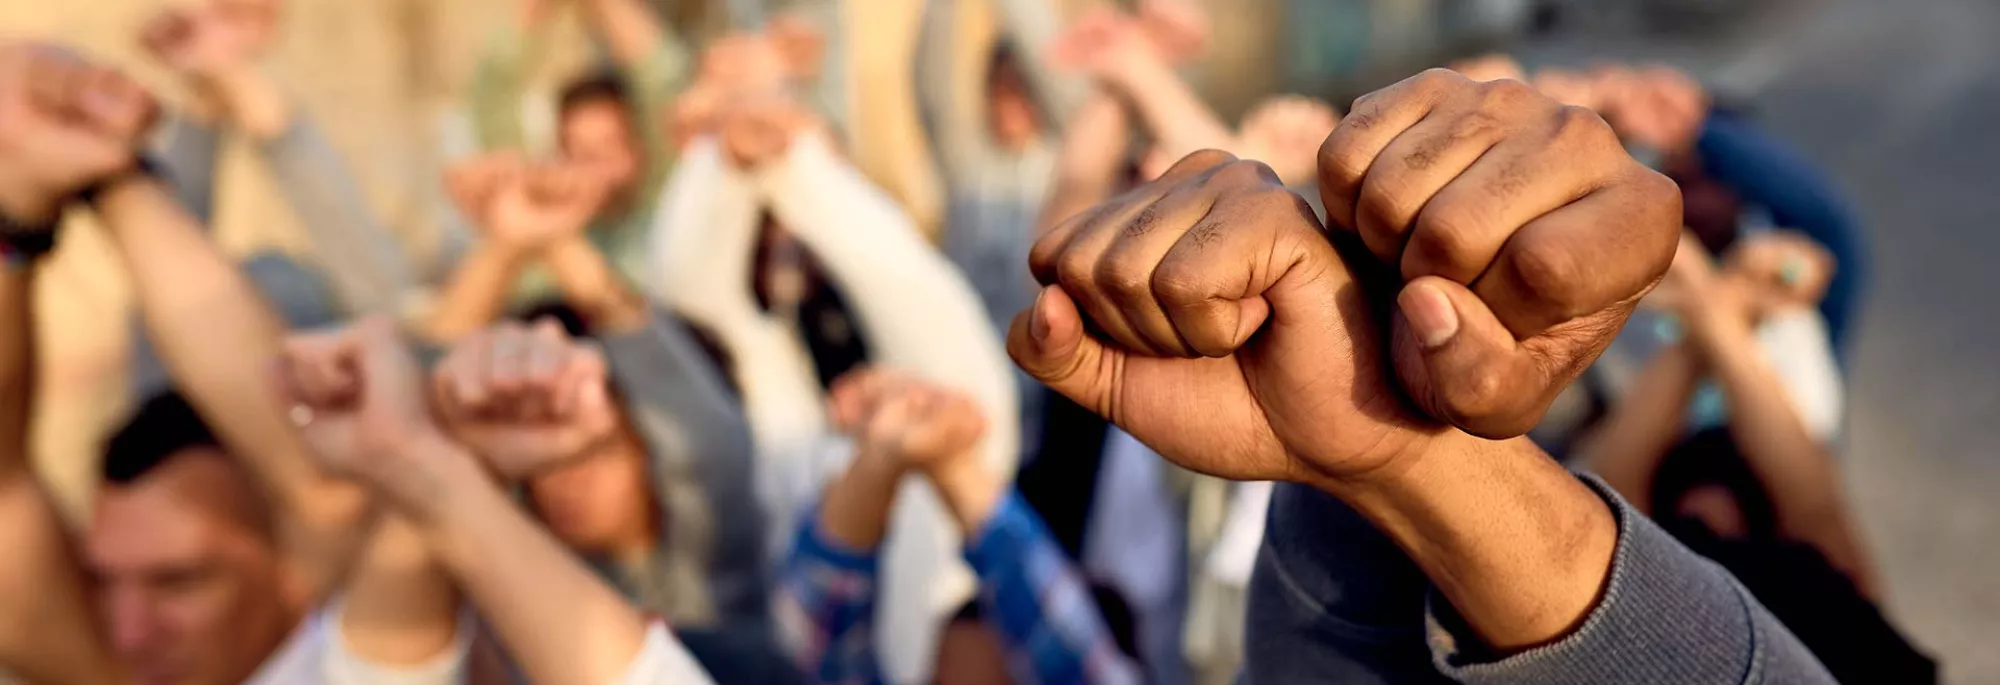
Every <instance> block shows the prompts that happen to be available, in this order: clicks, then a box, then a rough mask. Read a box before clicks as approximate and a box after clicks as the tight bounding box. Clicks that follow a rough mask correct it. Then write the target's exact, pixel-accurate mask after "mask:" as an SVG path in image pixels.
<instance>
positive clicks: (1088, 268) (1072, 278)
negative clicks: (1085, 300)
mask: <svg viewBox="0 0 2000 685" xmlns="http://www.w3.org/2000/svg"><path fill="white" fill-rule="evenodd" d="M1095 277H1096V265H1095V264H1092V263H1091V262H1090V260H1089V259H1088V258H1087V257H1085V256H1084V255H1081V254H1076V253H1068V254H1064V255H1063V256H1062V257H1060V258H1058V259H1057V260H1056V280H1057V281H1058V282H1060V283H1061V284H1062V286H1063V288H1064V289H1065V290H1069V291H1070V292H1071V293H1072V294H1083V293H1085V292H1089V291H1092V290H1093V288H1094V287H1095Z"/></svg>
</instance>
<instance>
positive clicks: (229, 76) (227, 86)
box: [195, 62, 292, 140]
mask: <svg viewBox="0 0 2000 685" xmlns="http://www.w3.org/2000/svg"><path fill="white" fill-rule="evenodd" d="M195 88H196V89H197V90H198V91H200V92H202V93H203V94H205V95H206V96H207V97H208V99H209V100H210V101H211V102H213V103H215V105H216V107H217V109H219V110H221V113H222V114H223V115H224V116H227V117H228V118H229V121H230V122H231V123H233V124H235V125H236V127H237V128H238V129H241V130H242V131H243V132H244V133H246V134H249V136H250V137H251V138H254V139H257V140H268V139H270V138H274V137H277V136H278V134H280V133H283V132H284V131H285V129H286V127H288V126H290V125H291V121H292V103H291V100H290V98H287V97H286V96H285V93H284V91H283V90H281V89H280V88H278V84H276V83H274V82H273V81H272V80H271V77H270V76H267V75H265V74H264V73H263V72H262V71H261V70H259V69H258V67H257V66H256V65H254V64H250V63H247V62H244V63H236V64H231V65H228V66H225V67H223V68H220V69H217V70H216V71H214V72H213V73H209V74H205V75H203V76H202V77H200V78H197V79H196V80H195Z"/></svg>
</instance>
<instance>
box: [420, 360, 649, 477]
mask: <svg viewBox="0 0 2000 685" xmlns="http://www.w3.org/2000/svg"><path fill="white" fill-rule="evenodd" d="M606 376H607V371H606V366H605V362H604V354H603V353H602V352H600V351H598V350H597V348H595V347H593V346H591V345H588V344H585V343H581V342H577V341H574V340H571V339H570V338H569V336H568V335H565V334H564V333H563V330H562V327H561V326H559V325H557V324H556V323H555V322H554V321H542V322H539V323H536V324H535V325H534V326H533V327H532V328H530V327H528V326H525V325H522V324H518V323H511V322H509V323H501V324H497V325H495V326H493V327H492V328H489V329H487V330H484V331H480V332H478V333H474V334H472V335H469V336H466V337H465V338H463V339H461V340H460V341H459V342H458V343H457V344H456V345H454V346H453V347H452V349H451V352H450V353H449V354H448V355H447V356H446V357H445V359H444V361H443V362H440V363H439V364H438V367H437V369H436V370H435V371H434V372H433V373H432V377H431V396H432V398H433V400H432V406H434V407H436V409H437V414H438V418H439V420H440V421H441V422H443V423H444V425H445V427H446V428H447V429H448V430H449V431H450V432H451V434H452V435H453V436H454V437H456V438H458V440H459V442H462V443H464V444H465V445H466V446H467V447H470V448H472V450H473V451H475V452H478V453H479V454H480V455H481V456H483V457H485V458H486V460H487V462H488V463H490V464H492V466H493V469H494V470H495V471H497V472H499V474H500V475H501V476H502V477H504V478H508V479H510V480H518V479H521V478H525V477H527V476H530V475H533V474H535V473H537V472H541V471H545V470H547V469H549V468H551V467H554V466H558V465H561V464H562V463H564V462H565V461H568V460H570V459H572V458H575V457H579V456H582V455H584V454H587V453H589V452H590V450H591V449H593V448H595V447H597V446H600V445H603V444H605V443H606V442H607V441H609V440H612V439H614V438H615V437H617V432H618V427H619V415H618V409H617V407H616V406H614V405H613V403H612V401H611V393H610V389H609V385H608V381H607V380H606Z"/></svg>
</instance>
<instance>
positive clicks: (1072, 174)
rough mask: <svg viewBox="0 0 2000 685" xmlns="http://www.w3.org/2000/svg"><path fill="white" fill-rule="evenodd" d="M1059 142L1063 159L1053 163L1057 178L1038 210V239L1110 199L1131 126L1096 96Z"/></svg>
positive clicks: (1103, 96)
mask: <svg viewBox="0 0 2000 685" xmlns="http://www.w3.org/2000/svg"><path fill="white" fill-rule="evenodd" d="M1069 131H1070V132H1069V135H1067V136H1065V137H1064V138H1063V146H1062V153H1061V156H1060V157H1059V158H1058V159H1057V161H1056V178H1055V180H1054V182H1052V183H1051V184H1050V186H1049V199H1048V200H1047V203H1046V204H1044V205H1043V206H1042V217H1041V220H1040V222H1039V223H1038V225H1037V227H1036V235H1040V234H1042V233H1047V232H1048V231H1049V229H1052V228H1055V227H1056V225H1057V224H1060V223H1062V222H1063V220H1065V219H1068V218H1070V217H1072V216H1075V215H1076V214H1077V213H1078V212H1082V211H1083V210H1085V209H1088V208H1089V207H1090V206H1091V205H1094V204H1097V203H1098V202H1101V201H1103V200H1104V199H1105V198H1107V197H1110V196H1111V193H1112V192H1113V191H1114V190H1116V189H1117V188H1118V180H1119V172H1121V171H1122V170H1123V168H1124V164H1125V146H1126V144H1127V142H1128V141H1129V140H1130V138H1131V121H1130V120H1129V118H1128V117H1127V115H1126V114H1125V106H1124V105H1123V104H1121V103H1119V102H1118V100H1117V98H1114V97H1112V96H1111V95H1110V94H1108V93H1105V92H1103V91H1098V92H1096V93H1094V94H1092V95H1091V96H1090V99H1089V100H1088V101H1086V102H1084V104H1083V106H1082V107H1081V108H1079V109H1078V110H1077V114H1076V119H1075V120H1073V121H1071V122H1070V125H1069Z"/></svg>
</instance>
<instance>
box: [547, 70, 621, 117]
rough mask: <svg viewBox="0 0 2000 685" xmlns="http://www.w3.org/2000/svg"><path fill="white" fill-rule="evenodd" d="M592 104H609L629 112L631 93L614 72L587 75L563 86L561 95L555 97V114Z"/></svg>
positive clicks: (565, 112)
mask: <svg viewBox="0 0 2000 685" xmlns="http://www.w3.org/2000/svg"><path fill="white" fill-rule="evenodd" d="M593 102H609V103H611V104H614V105H618V106H619V107H621V108H624V109H625V110H626V111H628V112H629V111H631V109H632V93H631V91H630V90H629V89H627V88H626V87H625V79H623V78H621V77H619V75H618V74H617V73H616V72H609V71H606V72H599V73H594V74H589V75H586V76H583V77H581V78H578V79H577V80H575V81H571V82H570V83H569V85H566V86H563V89H562V93H561V94H560V95H558V96H556V113H557V114H568V113H569V112H570V110H572V109H576V108H578V107H582V106H584V105H587V104H590V103H593Z"/></svg>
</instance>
